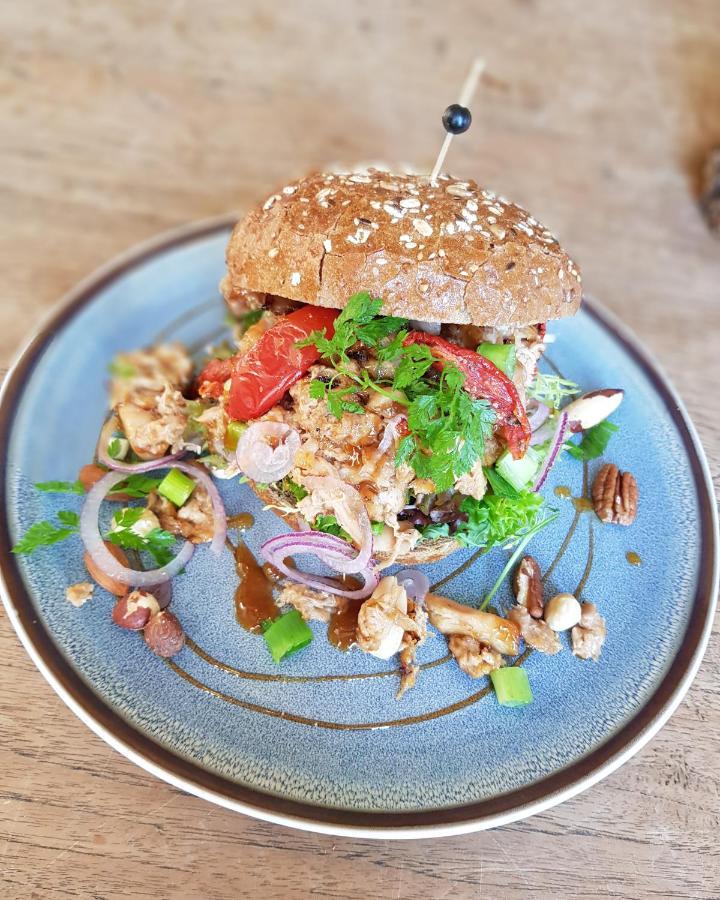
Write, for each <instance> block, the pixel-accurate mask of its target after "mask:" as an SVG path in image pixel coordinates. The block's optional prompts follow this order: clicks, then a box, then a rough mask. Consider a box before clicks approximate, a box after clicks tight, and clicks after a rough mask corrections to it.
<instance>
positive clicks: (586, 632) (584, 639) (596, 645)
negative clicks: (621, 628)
mask: <svg viewBox="0 0 720 900" xmlns="http://www.w3.org/2000/svg"><path fill="white" fill-rule="evenodd" d="M581 610H582V615H581V617H580V622H579V624H577V625H576V626H575V627H574V628H573V630H572V632H571V640H572V652H573V653H574V654H575V656H577V657H579V658H580V659H592V660H594V661H595V662H597V661H598V659H600V653H601V652H602V648H603V644H604V643H605V637H606V635H607V628H606V627H605V619H603V617H602V616H601V615H600V613H599V612H598V610H597V606H595V604H594V603H583V604H582V607H581Z"/></svg>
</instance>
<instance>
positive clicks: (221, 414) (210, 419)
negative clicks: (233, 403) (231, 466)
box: [196, 406, 234, 457]
mask: <svg viewBox="0 0 720 900" xmlns="http://www.w3.org/2000/svg"><path fill="white" fill-rule="evenodd" d="M196 421H197V422H199V423H200V424H201V425H202V426H203V428H204V429H205V434H206V435H207V445H208V448H209V450H210V452H211V453H215V454H217V455H218V456H222V457H226V456H228V453H227V451H226V449H225V432H226V431H227V422H228V420H227V416H226V415H225V410H224V409H223V408H222V406H211V407H209V408H208V409H206V410H204V411H203V412H201V413H200V415H199V416H197V417H196ZM233 455H234V454H233Z"/></svg>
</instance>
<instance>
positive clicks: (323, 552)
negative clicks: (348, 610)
mask: <svg viewBox="0 0 720 900" xmlns="http://www.w3.org/2000/svg"><path fill="white" fill-rule="evenodd" d="M260 552H261V553H262V555H263V557H264V558H265V560H266V561H267V562H269V563H270V564H271V565H272V566H274V567H275V568H276V569H278V570H279V571H280V572H282V573H283V574H284V575H286V576H287V577H288V578H290V579H292V580H293V581H299V582H300V583H301V584H306V585H307V586H308V587H311V588H315V589H316V590H320V591H325V592H326V593H329V594H337V595H338V596H340V597H347V598H348V599H350V600H355V599H357V600H364V599H365V597H369V596H370V594H372V592H373V591H374V590H375V588H376V587H377V586H378V584H379V583H380V576H379V574H378V573H377V571H376V570H375V569H374V568H373V567H372V566H366V567H365V568H364V569H362V570H358V571H357V572H356V574H358V575H360V576H361V577H362V579H363V581H364V582H365V583H364V585H363V586H362V587H361V588H358V589H356V590H343V589H342V588H340V587H338V586H337V584H336V583H335V581H334V580H333V579H331V578H328V577H326V576H324V575H310V574H308V573H306V572H299V571H298V570H297V569H293V568H291V567H290V566H288V565H286V563H285V559H286V557H288V556H290V555H292V554H293V553H299V554H303V553H306V554H310V555H312V556H315V557H316V558H317V559H319V560H320V561H321V562H324V563H325V564H326V565H328V566H329V567H330V568H331V569H335V571H336V572H337V571H339V569H338V563H339V562H342V561H343V560H347V558H348V554H350V555H352V553H353V550H352V547H350V546H349V545H348V543H347V541H343V540H341V539H340V538H338V537H335V536H334V535H331V534H325V533H324V532H322V531H306V532H303V533H302V534H295V533H288V534H281V535H278V536H277V537H274V538H270V540H268V541H265V543H264V544H263V545H262V547H261V548H260Z"/></svg>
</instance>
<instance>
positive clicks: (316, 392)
mask: <svg viewBox="0 0 720 900" xmlns="http://www.w3.org/2000/svg"><path fill="white" fill-rule="evenodd" d="M308 393H309V394H310V397H311V398H312V399H313V400H324V399H325V395H326V394H327V385H326V384H325V383H324V382H323V381H318V380H317V379H314V380H313V381H311V382H310V387H309V389H308Z"/></svg>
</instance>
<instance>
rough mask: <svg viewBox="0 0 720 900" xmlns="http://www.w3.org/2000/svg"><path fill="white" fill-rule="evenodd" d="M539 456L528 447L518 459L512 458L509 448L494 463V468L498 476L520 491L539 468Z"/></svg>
mask: <svg viewBox="0 0 720 900" xmlns="http://www.w3.org/2000/svg"><path fill="white" fill-rule="evenodd" d="M540 463H541V460H540V457H539V456H538V454H537V453H536V452H535V451H534V450H533V448H532V447H528V448H527V450H526V451H525V455H524V456H521V457H520V459H514V458H513V457H512V455H511V453H510V451H509V450H506V451H505V452H504V453H503V454H502V456H500V458H499V459H498V461H497V462H496V463H495V468H496V469H497V471H498V472H499V474H500V476H501V477H502V478H504V479H505V481H507V482H508V483H509V484H511V485H512V486H513V487H514V488H515V490H518V491H521V490H523V488H525V487H527V486H528V485H529V483H530V482H531V480H532V479H533V478H534V477H535V475H536V473H537V470H538V469H539V468H540Z"/></svg>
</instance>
